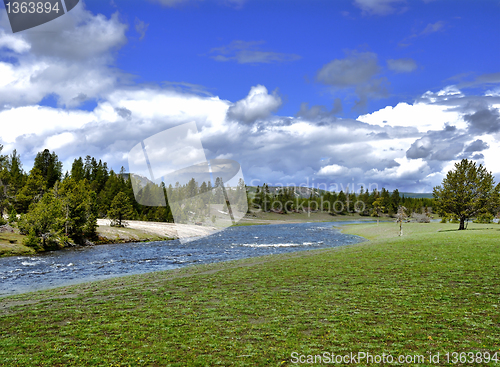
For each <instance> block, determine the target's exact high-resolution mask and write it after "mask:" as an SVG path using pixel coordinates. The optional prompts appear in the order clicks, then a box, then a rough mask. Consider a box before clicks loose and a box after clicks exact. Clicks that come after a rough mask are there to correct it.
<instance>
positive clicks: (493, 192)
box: [434, 159, 500, 230]
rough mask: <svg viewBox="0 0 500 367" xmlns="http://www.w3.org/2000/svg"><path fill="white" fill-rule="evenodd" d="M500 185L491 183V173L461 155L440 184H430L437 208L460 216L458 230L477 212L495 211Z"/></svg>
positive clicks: (492, 181)
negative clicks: (433, 185)
mask: <svg viewBox="0 0 500 367" xmlns="http://www.w3.org/2000/svg"><path fill="white" fill-rule="evenodd" d="M499 192H500V185H497V186H496V187H495V186H494V177H493V175H492V174H491V172H488V171H487V170H486V168H485V167H483V165H481V164H480V165H479V166H477V165H476V162H474V161H472V160H471V161H469V160H468V159H462V161H461V162H460V163H456V164H455V168H454V169H453V170H451V171H449V172H448V173H447V174H446V178H445V179H444V180H443V183H442V186H436V187H435V188H434V198H435V199H436V206H437V210H438V212H439V213H441V214H445V215H453V216H455V217H457V218H458V219H459V220H460V226H459V228H458V229H459V230H464V229H465V221H467V220H469V219H470V218H473V217H476V216H478V215H480V214H486V213H491V214H496V211H497V210H498V207H499V203H498V197H499Z"/></svg>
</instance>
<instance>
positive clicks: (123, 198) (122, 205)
mask: <svg viewBox="0 0 500 367" xmlns="http://www.w3.org/2000/svg"><path fill="white" fill-rule="evenodd" d="M133 212H134V209H133V207H132V204H130V201H129V199H128V196H127V195H126V194H125V193H123V192H119V193H118V194H117V195H116V196H115V198H114V199H113V201H112V202H111V208H110V209H109V211H108V217H109V218H110V219H111V226H114V227H125V225H126V223H125V222H124V220H125V219H130V218H131V217H132V215H133Z"/></svg>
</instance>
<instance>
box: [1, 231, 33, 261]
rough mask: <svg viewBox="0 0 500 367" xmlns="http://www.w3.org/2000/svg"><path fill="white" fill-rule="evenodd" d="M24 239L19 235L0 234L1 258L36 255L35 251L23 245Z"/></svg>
mask: <svg viewBox="0 0 500 367" xmlns="http://www.w3.org/2000/svg"><path fill="white" fill-rule="evenodd" d="M23 238H24V236H22V235H20V234H18V233H9V232H4V233H0V257H2V256H14V255H32V254H34V253H35V250H33V249H32V248H30V247H27V246H24V245H23Z"/></svg>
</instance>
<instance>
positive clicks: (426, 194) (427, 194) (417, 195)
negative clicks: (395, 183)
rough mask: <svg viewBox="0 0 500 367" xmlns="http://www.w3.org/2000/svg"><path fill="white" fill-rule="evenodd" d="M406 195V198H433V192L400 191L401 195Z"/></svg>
mask: <svg viewBox="0 0 500 367" xmlns="http://www.w3.org/2000/svg"><path fill="white" fill-rule="evenodd" d="M403 195H404V196H405V198H415V199H432V198H434V196H432V192H424V193H416V192H400V193H399V196H403Z"/></svg>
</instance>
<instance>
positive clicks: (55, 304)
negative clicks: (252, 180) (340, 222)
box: [0, 223, 500, 366]
mask: <svg viewBox="0 0 500 367" xmlns="http://www.w3.org/2000/svg"><path fill="white" fill-rule="evenodd" d="M457 227H458V225H456V224H440V223H429V224H417V223H415V224H413V223H412V224H406V225H405V227H404V231H405V236H404V237H398V236H397V233H398V227H397V225H396V224H395V223H380V224H379V225H378V226H377V225H376V224H361V225H351V226H346V227H344V231H345V232H348V233H352V234H359V235H363V236H366V237H369V238H370V239H371V241H369V242H363V243H360V244H357V245H352V246H346V247H341V248H336V249H327V250H316V251H307V252H300V253H292V254H286V255H275V256H268V257H260V258H253V259H246V260H240V261H232V262H226V263H219V264H210V265H202V266H196V267H189V268H183V269H180V270H176V271H167V272H157V273H150V274H145V275H138V276H130V277H124V278H115V279H110V280H106V281H101V282H93V283H86V284H83V285H76V286H70V287H64V288H58V289H51V290H47V291H43V292H36V293H30V294H24V295H17V296H11V297H5V298H1V299H0V364H3V365H7V366H34V365H36V366H41V365H59V366H71V365H74V366H86V365H96V366H97V365H99V366H100V365H113V366H115V365H118V366H122V365H123V366H125V365H127V366H128V365H131V366H143V365H146V366H169V365H171V366H217V365H220V366H229V365H231V366H233V365H234V366H291V365H294V364H293V363H292V358H291V353H292V352H297V353H298V354H299V355H300V354H304V355H308V354H321V353H323V352H333V353H335V354H342V355H344V354H348V353H349V352H353V353H357V352H365V353H371V354H372V355H382V353H385V354H386V355H388V354H391V355H392V356H394V358H397V356H399V355H423V356H425V357H426V360H425V363H423V364H420V365H422V366H424V365H426V366H436V365H445V364H446V363H445V362H446V360H445V357H444V356H443V353H447V352H450V353H451V352H467V353H468V352H474V353H478V352H479V353H486V352H489V353H490V355H491V356H493V355H494V353H495V352H498V354H499V355H497V356H498V359H499V361H500V312H499V306H500V305H499V303H500V281H499V274H500V246H499V244H500V226H499V225H496V224H492V225H470V226H469V230H467V231H460V232H459V231H456V230H455V229H456V228H457ZM428 352H431V353H433V355H436V354H437V352H440V353H441V354H440V363H433V364H431V363H429V362H428V356H429V353H428ZM464 356H465V355H464ZM464 358H470V357H464ZM457 362H458V363H456V364H455V365H463V366H470V365H474V363H471V362H467V360H465V362H464V363H460V361H459V360H458V361H457ZM356 365H361V366H362V365H366V363H363V361H359V362H358V364H356ZM373 365H379V364H373ZM394 365H397V364H394ZM405 365H412V364H405ZM489 365H494V363H491V362H490V363H489Z"/></svg>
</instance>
